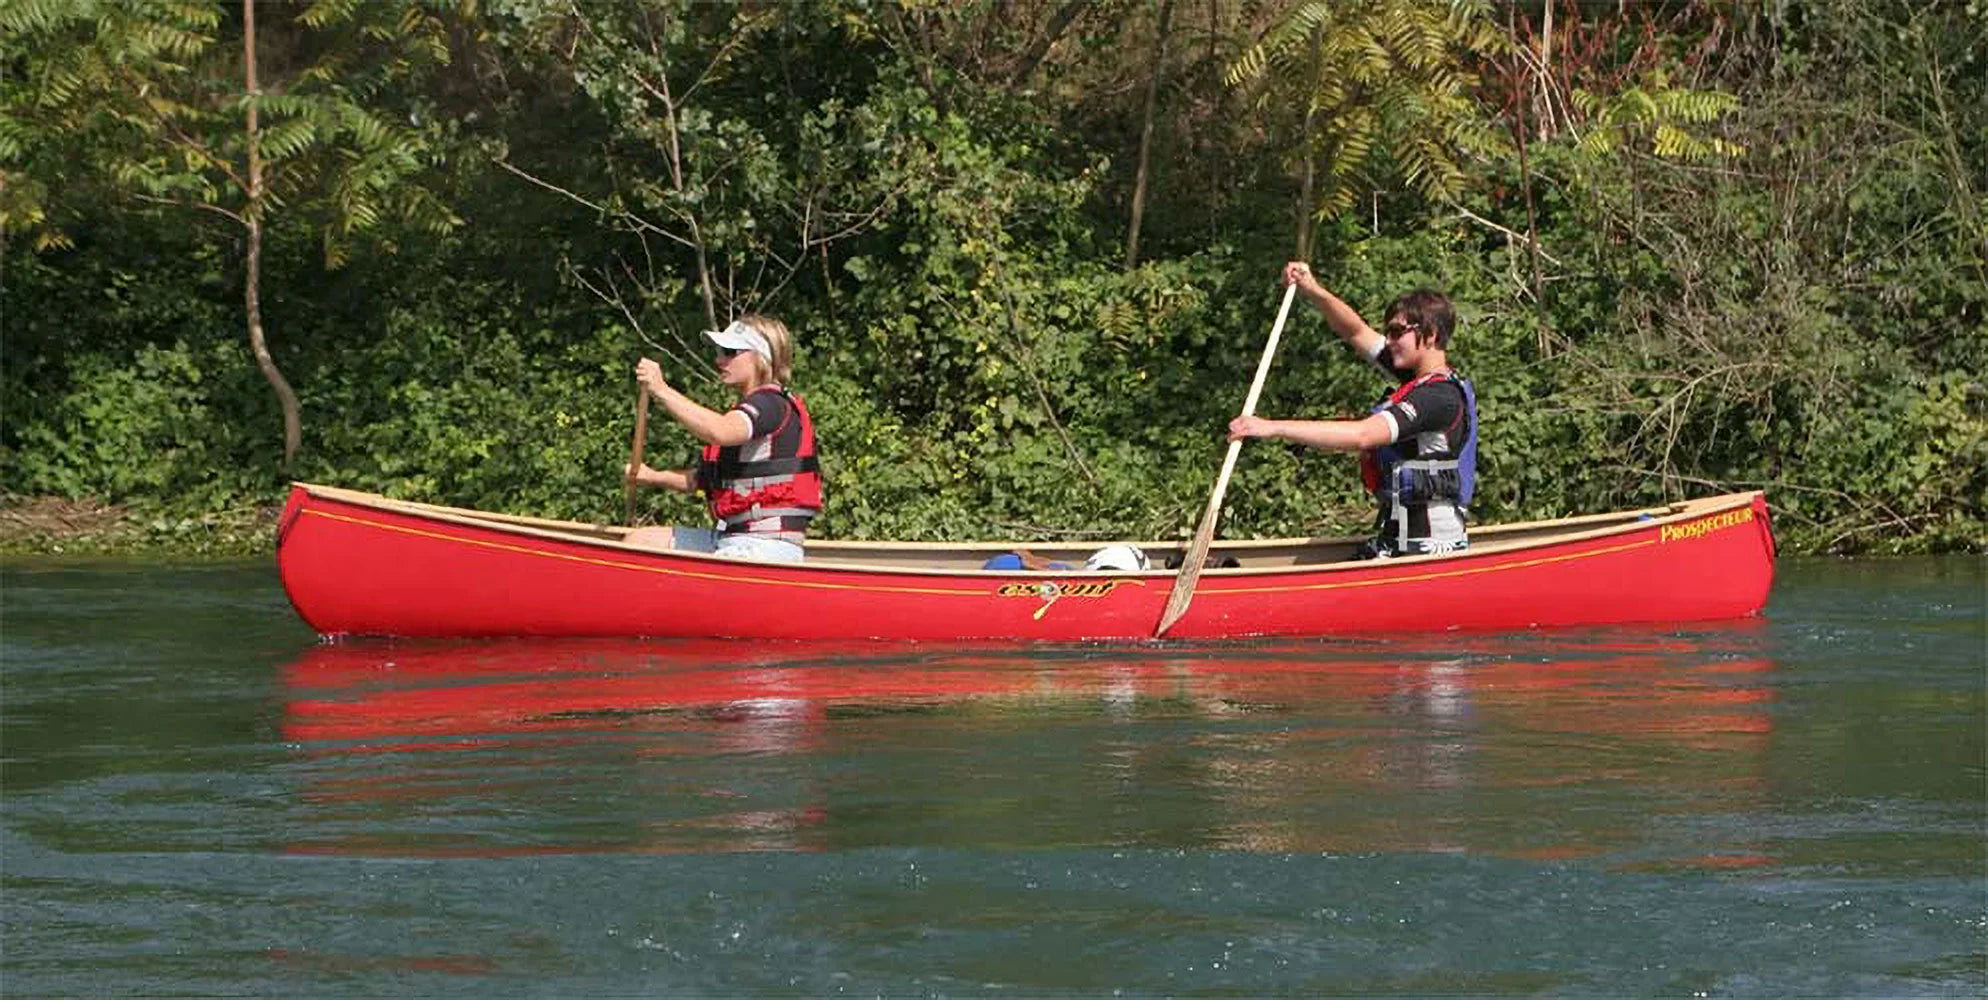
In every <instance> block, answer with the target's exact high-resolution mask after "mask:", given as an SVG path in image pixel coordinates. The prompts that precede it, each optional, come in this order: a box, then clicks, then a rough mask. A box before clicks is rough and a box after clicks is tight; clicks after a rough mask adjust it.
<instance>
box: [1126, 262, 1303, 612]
mask: <svg viewBox="0 0 1988 1000" xmlns="http://www.w3.org/2000/svg"><path fill="white" fill-rule="evenodd" d="M1297 295H1298V286H1297V285H1296V284H1291V285H1287V286H1285V288H1284V304H1283V305H1280V306H1278V307H1277V322H1276V323H1275V324H1274V325H1272V326H1271V327H1270V339H1269V341H1268V342H1266V343H1265V344H1264V345H1263V357H1262V358H1261V359H1259V360H1258V361H1257V362H1256V378H1255V379H1254V380H1252V381H1251V382H1250V384H1249V396H1248V397H1247V398H1245V399H1244V400H1243V408H1242V415H1243V416H1245V417H1252V416H1255V415H1256V400H1257V397H1259V396H1261V395H1263V383H1264V381H1265V380H1266V379H1267V378H1268V377H1269V375H1270V359H1272V358H1274V357H1276V356H1277V341H1278V340H1279V339H1280V338H1281V337H1283V335H1284V321H1285V320H1286V319H1289V318H1290V316H1291V300H1292V299H1294V298H1296V297H1297ZM1242 446H1243V443H1242V441H1241V440H1240V439H1238V440H1235V441H1231V442H1229V453H1228V455H1226V456H1224V457H1223V459H1222V472H1221V474H1220V475H1218V476H1216V477H1215V491H1214V492H1213V493H1210V494H1209V495H1208V508H1207V509H1206V510H1204V511H1202V512H1201V530H1200V531H1197V532H1195V534H1194V542H1193V544H1191V545H1189V546H1188V549H1187V558H1186V560H1185V561H1183V562H1182V563H1181V564H1180V575H1179V576H1176V577H1174V582H1173V593H1172V594H1170V595H1168V597H1167V608H1166V611H1165V612H1164V613H1162V614H1161V615H1160V623H1159V625H1158V626H1156V627H1155V628H1154V629H1153V638H1155V639H1157V638H1159V637H1161V636H1163V635H1165V634H1166V633H1167V629H1170V628H1172V627H1173V623H1174V622H1177V621H1179V620H1180V616H1182V615H1184V614H1186V613H1187V605H1188V603H1189V602H1191V601H1193V600H1194V585H1195V584H1196V583H1198V582H1200V580H1201V564H1202V563H1203V562H1206V561H1207V559H1208V546H1210V545H1212V544H1214V542H1215V522H1217V521H1219V520H1220V519H1221V517H1222V496H1223V494H1225V493H1227V492H1228V491H1229V477H1230V476H1231V475H1233V474H1234V473H1235V471H1236V457H1237V456H1238V455H1241V454H1242Z"/></svg>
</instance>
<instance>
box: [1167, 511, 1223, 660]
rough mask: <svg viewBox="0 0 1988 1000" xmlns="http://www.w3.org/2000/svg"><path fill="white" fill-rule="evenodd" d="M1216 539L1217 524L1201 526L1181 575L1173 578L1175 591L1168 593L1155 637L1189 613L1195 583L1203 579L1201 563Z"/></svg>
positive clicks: (1190, 547)
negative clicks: (1165, 606)
mask: <svg viewBox="0 0 1988 1000" xmlns="http://www.w3.org/2000/svg"><path fill="white" fill-rule="evenodd" d="M1214 540H1215V525H1214V524H1213V523H1212V522H1211V523H1208V524H1204V525H1202V526H1201V533H1200V534H1198V535H1195V536H1194V544H1193V545H1191V546H1189V547H1188V550H1187V561H1186V562H1184V563H1182V564H1181V566H1180V575H1179V576H1176V577H1174V579H1173V593H1171V594H1169V595H1167V609H1166V610H1165V611H1164V612H1161V614H1160V624H1159V625H1158V626H1157V627H1155V628H1154V629H1153V638H1155V639H1159V638H1162V637H1164V636H1165V635H1166V634H1167V629H1170V628H1172V627H1173V623H1174V622H1177V621H1179V620H1180V618H1181V616H1182V615H1185V614H1187V606H1188V605H1189V604H1191V603H1193V601H1194V585H1195V584H1196V583H1199V582H1200V580H1201V564H1202V563H1205V562H1207V561H1208V546H1209V545H1210V544H1211V543H1213V542H1214Z"/></svg>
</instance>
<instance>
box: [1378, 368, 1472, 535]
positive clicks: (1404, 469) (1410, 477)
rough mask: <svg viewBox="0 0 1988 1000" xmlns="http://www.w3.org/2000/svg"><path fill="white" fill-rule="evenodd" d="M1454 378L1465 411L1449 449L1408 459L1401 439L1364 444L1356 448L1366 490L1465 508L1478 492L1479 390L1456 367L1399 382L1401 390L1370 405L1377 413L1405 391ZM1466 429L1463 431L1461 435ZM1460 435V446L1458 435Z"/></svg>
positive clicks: (1451, 432) (1453, 429)
mask: <svg viewBox="0 0 1988 1000" xmlns="http://www.w3.org/2000/svg"><path fill="white" fill-rule="evenodd" d="M1444 381H1448V382H1454V383H1456V385H1457V388H1458V389H1460V390H1462V392H1463V411H1462V412H1461V413H1459V414H1458V415H1457V422H1456V423H1455V424H1453V425H1451V427H1450V429H1449V438H1450V451H1449V453H1448V454H1444V455H1434V456H1422V455H1418V456H1417V457H1415V458H1412V459H1411V458H1408V457H1407V456H1406V455H1404V454H1403V450H1402V447H1401V446H1402V444H1403V442H1400V441H1396V442H1395V443H1393V444H1388V445H1382V446H1381V447H1379V448H1368V449H1366V450H1363V451H1361V452H1360V481H1361V482H1362V483H1364V484H1365V485H1366V487H1367V492H1369V493H1373V494H1376V495H1380V494H1385V493H1392V494H1393V495H1394V496H1396V497H1399V498H1400V499H1401V501H1402V502H1403V503H1411V504H1413V503H1428V502H1429V501H1431V500H1448V501H1451V502H1454V503H1456V504H1457V505H1459V506H1469V505H1470V498H1471V497H1472V495H1474V494H1475V493H1476V492H1477V392H1476V390H1475V389H1473V388H1471V385H1470V380H1469V379H1466V378H1464V377H1463V376H1462V375H1459V374H1457V373H1456V372H1454V371H1440V372H1430V373H1429V374H1427V375H1421V376H1418V377H1416V378H1413V379H1410V380H1408V381H1407V382H1403V383H1402V384H1401V385H1400V387H1399V388H1396V389H1395V390H1394V391H1393V392H1390V393H1388V394H1387V396H1386V397H1385V398H1383V399H1382V400H1381V401H1380V402H1379V403H1376V404H1374V410H1373V412H1375V413H1379V412H1381V411H1382V410H1385V409H1387V408H1388V407H1390V406H1392V405H1394V404H1395V403H1399V402H1401V401H1402V400H1404V399H1406V398H1408V394H1409V393H1411V392H1414V391H1415V390H1416V389H1418V388H1421V387H1422V386H1425V385H1428V384H1429V383H1431V382H1444ZM1466 427H1467V432H1465V433H1462V434H1461V435H1459V431H1463V430H1464V429H1465V428H1466ZM1459 436H1461V437H1463V444H1462V445H1461V446H1459V445H1458V444H1457V443H1456V439H1457V438H1458V437H1459Z"/></svg>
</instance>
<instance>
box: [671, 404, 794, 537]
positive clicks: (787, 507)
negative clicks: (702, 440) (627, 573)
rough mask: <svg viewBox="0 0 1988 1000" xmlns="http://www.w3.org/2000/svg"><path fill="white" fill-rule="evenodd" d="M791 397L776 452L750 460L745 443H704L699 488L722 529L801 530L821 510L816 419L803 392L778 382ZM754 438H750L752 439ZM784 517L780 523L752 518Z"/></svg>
mask: <svg viewBox="0 0 1988 1000" xmlns="http://www.w3.org/2000/svg"><path fill="white" fill-rule="evenodd" d="M761 388H765V389H772V390H773V391H775V392H778V393H779V394H780V395H781V396H782V397H784V398H785V399H786V400H787V404H788V408H787V419H785V420H783V421H781V423H780V426H779V427H777V428H775V429H774V431H773V433H772V434H771V435H768V437H770V438H771V439H772V454H770V455H769V456H767V457H766V458H764V459H761V460H758V461H752V462H747V461H744V460H742V459H741V458H740V457H739V456H740V453H741V452H742V451H743V450H744V448H745V446H744V445H729V446H724V447H720V446H718V445H715V444H707V445H705V446H704V451H703V453H702V454H701V455H700V456H699V457H698V461H697V488H698V490H699V492H702V493H703V494H704V496H705V499H706V500H707V501H709V503H710V505H711V516H712V517H713V518H715V519H716V520H717V522H718V528H719V530H721V531H745V530H748V529H749V526H750V528H751V529H753V530H757V531H768V530H771V531H774V532H777V533H779V534H799V533H801V532H804V531H806V530H807V526H808V521H809V520H811V519H812V518H813V517H814V516H815V515H816V514H819V513H821V465H820V463H819V462H817V461H816V459H815V424H814V418H813V417H811V416H809V415H808V408H807V405H806V404H804V403H802V402H801V397H799V396H796V395H794V394H793V393H790V392H788V391H787V390H786V389H784V388H781V387H780V386H777V385H770V386H762V387H761ZM748 443H750V442H748ZM768 518H778V519H779V521H778V522H777V527H769V526H767V525H754V524H752V522H755V521H764V520H766V519H768Z"/></svg>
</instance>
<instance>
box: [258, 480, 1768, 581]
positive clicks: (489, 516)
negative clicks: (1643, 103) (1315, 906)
mask: <svg viewBox="0 0 1988 1000" xmlns="http://www.w3.org/2000/svg"><path fill="white" fill-rule="evenodd" d="M298 485H299V486H301V487H303V488H304V489H306V490H308V491H310V492H311V493H312V494H313V495H316V496H320V497H323V498H325V499H329V500H338V501H344V502H348V503H357V504H362V505H365V506H370V507H377V508H382V509H387V510H399V511H403V512H406V513H409V514H415V515H418V516H422V517H432V518H437V519H440V520H445V521H452V522H457V523H463V524H469V525H484V526H489V527H497V528H501V529H503V530H513V531H523V532H526V533H529V534H533V535H545V536H550V537H555V538H564V539H580V540H585V541H587V542H591V543H596V544H602V543H604V544H609V545H615V546H623V545H625V544H626V543H625V542H624V541H623V539H624V537H625V536H626V535H627V533H628V531H629V529H628V528H627V527H624V526H620V525H608V524H588V523H585V522H576V521H557V520H550V519H546V518H535V517H524V516H520V515H513V514H495V513H490V512H487V511H477V510H469V509H466V508H459V507H444V506H440V505H435V504H424V503H415V502H412V501H404V500H392V499H389V498H386V497H382V496H379V495H377V494H372V493H364V492H360V491H356V490H346V489H340V488H337V487H331V486H320V485H315V484H307V483H300V484H298ZM1750 496H1751V495H1750V494H1731V495H1727V496H1720V497H1708V498H1705V499H1700V500H1689V501H1684V502H1680V503H1673V504H1665V505H1661V506H1656V507H1647V508H1642V509H1639V510H1630V511H1622V512H1618V513H1612V514H1593V515H1587V516H1583V517H1570V518H1560V519H1557V520H1551V521H1531V522H1524V523H1516V524H1504V525H1479V526H1473V527H1472V528H1471V531H1470V549H1469V551H1470V552H1472V553H1483V552H1487V551H1499V550H1504V549H1516V548H1528V547H1532V546H1536V545H1540V544H1543V543H1550V542H1557V541H1565V540H1571V539H1576V538H1584V537H1593V536H1596V535H1605V534H1609V533H1611V532H1612V531H1615V530H1620V529H1625V528H1628V527H1630V526H1632V525H1635V524H1638V523H1641V522H1648V521H1651V520H1660V519H1666V518H1674V517H1691V516H1697V515H1698V514H1701V513H1705V512H1709V511H1712V510H1718V509H1724V508H1728V507H1733V506H1739V505H1743V504H1744V503H1745V502H1746V500H1747V498H1748V497H1750ZM1117 541H1127V540H1094V541H1086V542H1080V543H1037V542H1020V543H1018V542H1012V541H1006V542H1003V541H988V542H959V543H955V542H861V541H809V542H808V545H807V550H808V563H809V564H810V565H824V564H833V565H836V566H841V567H848V568H856V569H864V568H867V569H877V570H886V571H897V572H903V571H916V572H942V573H943V572H961V573H965V572H976V573H977V572H980V571H981V569H982V566H983V564H984V563H986V561H987V560H988V559H991V558H993V557H994V556H997V555H1000V554H1002V553H1004V552H1013V551H1015V550H1016V549H1017V548H1018V547H1019V548H1026V549H1027V550H1028V551H1029V552H1031V553H1034V554H1035V555H1038V556H1041V557H1043V558H1045V559H1049V560H1053V561H1058V562H1067V563H1070V564H1072V565H1078V566H1080V565H1082V563H1083V561H1084V559H1085V557H1087V556H1088V555H1089V554H1090V553H1092V552H1094V551H1096V550H1097V549H1099V548H1101V547H1103V546H1105V545H1109V544H1114V542H1117ZM1360 541H1361V539H1360V538H1358V537H1340V538H1330V537H1321V538H1284V539H1271V540H1262V541H1217V542H1215V543H1214V545H1213V546H1212V547H1211V548H1210V550H1209V556H1210V560H1211V563H1210V565H1209V568H1208V569H1207V570H1206V571H1205V572H1204V575H1208V574H1217V575H1219V574H1227V573H1256V572H1263V571H1275V570H1280V569H1298V568H1304V567H1317V566H1322V565H1328V564H1332V563H1343V562H1345V561H1346V560H1347V559H1348V558H1349V557H1350V556H1352V554H1353V551H1354V548H1355V547H1356V546H1357V545H1358V544H1359V543H1360ZM1129 544H1133V545H1137V546H1139V547H1140V548H1141V549H1143V550H1144V551H1145V553H1146V555H1147V558H1148V559H1150V560H1151V561H1152V564H1153V571H1154V572H1162V571H1164V570H1163V567H1165V566H1166V565H1167V563H1168V562H1169V560H1172V559H1178V558H1179V557H1180V553H1181V552H1182V551H1183V550H1184V549H1185V548H1186V547H1187V544H1188V543H1187V541H1186V540H1175V541H1136V540H1135V541H1129ZM1224 558H1233V559H1234V560H1235V561H1236V563H1237V566H1236V568H1232V569H1221V568H1216V565H1215V564H1216V563H1219V562H1220V561H1221V560H1223V559H1224ZM1410 558H1412V559H1414V560H1418V561H1419V560H1437V559H1444V558H1450V557H1448V556H1416V557H1410ZM1402 561H1405V560H1395V562H1396V563H1399V562H1402Z"/></svg>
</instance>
